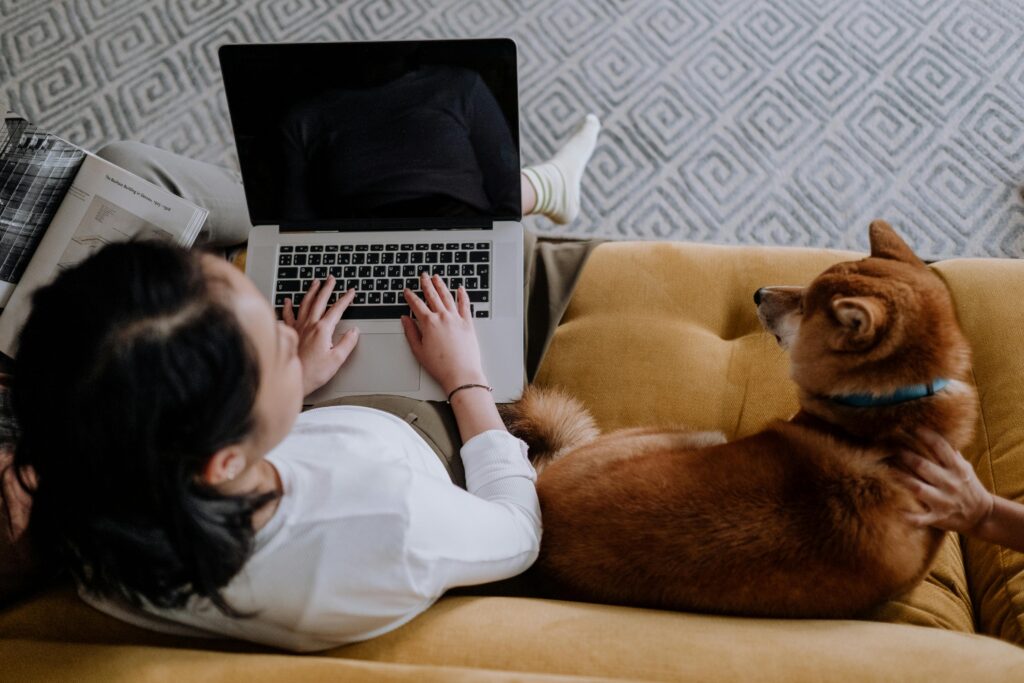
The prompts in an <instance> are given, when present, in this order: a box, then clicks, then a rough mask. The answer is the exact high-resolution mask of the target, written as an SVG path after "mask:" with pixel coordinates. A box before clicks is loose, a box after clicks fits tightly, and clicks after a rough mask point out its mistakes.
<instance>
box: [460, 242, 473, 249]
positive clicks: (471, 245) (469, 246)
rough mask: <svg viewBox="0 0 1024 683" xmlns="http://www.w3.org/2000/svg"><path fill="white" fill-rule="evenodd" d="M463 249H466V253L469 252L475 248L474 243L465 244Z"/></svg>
mask: <svg viewBox="0 0 1024 683" xmlns="http://www.w3.org/2000/svg"><path fill="white" fill-rule="evenodd" d="M462 248H463V249H465V250H466V251H469V250H470V249H472V248H473V243H472V242H463V243H462Z"/></svg>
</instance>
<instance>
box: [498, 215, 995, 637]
mask: <svg viewBox="0 0 1024 683" xmlns="http://www.w3.org/2000/svg"><path fill="white" fill-rule="evenodd" d="M869 230H870V240H871V255H870V256H869V257H867V258H864V259H862V260H859V261H852V262H846V263H840V264H837V265H835V266H832V267H831V268H829V269H827V270H826V271H824V272H823V273H821V274H820V275H819V276H818V277H817V278H815V279H814V281H813V282H811V283H810V284H809V285H807V286H806V287H765V288H763V289H760V290H758V291H757V293H756V294H755V296H754V299H755V302H756V305H757V311H758V317H759V319H760V320H761V322H762V324H763V325H764V327H765V329H766V330H767V331H768V332H770V333H771V334H773V335H775V337H776V338H777V339H778V341H779V343H780V344H781V345H782V346H783V348H785V349H787V350H788V352H789V354H790V358H791V377H792V379H793V381H794V382H795V383H796V385H797V388H798V394H799V400H800V410H799V412H797V414H796V415H794V416H793V417H792V418H791V419H789V420H787V421H777V422H774V423H772V424H769V425H768V426H767V427H766V428H765V429H764V430H763V431H761V432H759V433H757V434H754V435H751V436H748V437H745V438H741V439H737V440H735V441H732V442H728V443H726V442H725V439H724V437H722V435H720V434H716V433H700V434H694V433H688V432H686V431H683V430H679V431H671V430H664V429H656V428H638V429H627V430H622V431H617V432H612V433H609V434H607V435H603V436H599V435H598V431H597V429H596V427H595V425H594V422H593V420H592V419H591V418H590V416H589V415H588V414H587V413H586V412H585V411H584V410H583V409H582V406H581V405H580V404H579V403H578V402H575V401H574V400H573V399H571V398H570V397H567V396H565V395H562V394H559V393H557V392H548V391H546V390H538V389H534V388H531V389H530V390H529V391H528V392H527V393H526V394H525V395H524V398H523V399H522V400H521V401H520V402H519V403H517V404H514V405H513V406H511V407H510V408H509V409H508V410H507V411H506V419H507V421H508V423H509V426H510V428H511V429H512V431H513V433H517V434H519V435H520V436H521V437H522V438H524V439H525V440H526V441H527V442H528V443H530V444H531V446H536V447H537V449H538V450H539V451H540V452H539V453H537V454H536V455H535V456H534V457H535V458H537V460H536V461H535V462H536V464H537V466H538V470H539V471H540V476H539V477H538V482H537V487H538V492H539V495H540V501H541V511H542V515H543V520H544V536H543V541H542V546H541V554H540V558H539V559H538V561H537V564H536V565H535V567H534V569H533V570H532V572H533V573H534V574H535V575H538V578H539V579H540V581H541V582H542V583H544V584H545V585H547V586H548V587H549V590H546V591H545V592H546V593H549V594H552V595H556V596H564V597H567V598H572V599H582V600H590V601H596V602H607V603H615V604H626V605H636V606H648V607H659V608H668V609H677V610H687V611H702V612H715V613H727V614H740V615H750V616H774V617H822V618H837V617H851V616H856V615H858V614H861V613H863V612H865V611H866V610H868V609H869V608H871V607H873V606H875V605H877V604H879V603H881V602H883V601H884V600H886V599H888V598H890V597H893V596H895V595H897V594H899V593H901V592H903V591H905V590H907V589H909V588H911V587H912V586H913V585H915V583H916V582H918V581H920V580H921V579H922V578H923V577H924V575H925V573H926V572H927V571H928V568H929V566H930V565H931V562H932V560H933V558H934V557H935V554H936V552H937V550H938V548H939V545H940V543H941V541H942V537H943V533H942V532H940V531H938V530H936V529H933V528H918V527H915V526H912V525H911V524H910V523H908V522H907V521H906V520H905V518H904V515H903V511H907V510H912V511H913V510H919V509H920V508H919V504H918V503H917V501H916V499H915V498H914V497H913V496H912V495H911V493H910V492H909V491H908V490H907V489H906V488H905V487H904V486H903V485H902V484H901V482H900V481H899V479H898V477H897V476H895V475H896V473H897V468H898V464H897V462H898V458H897V454H898V453H899V451H900V449H901V447H911V446H912V444H913V443H914V442H913V439H912V436H911V435H912V434H913V433H914V432H915V431H916V430H917V429H919V428H922V427H923V428H928V429H931V430H933V431H935V432H937V433H939V434H941V435H943V436H944V437H945V438H946V439H947V440H948V441H949V442H950V443H951V444H952V445H953V446H954V447H956V448H962V447H963V446H965V445H966V444H967V443H968V441H969V440H970V438H971V436H972V433H973V429H974V425H975V420H976V418H977V411H978V408H977V395H976V393H975V390H974V388H973V386H972V384H971V383H970V380H969V378H970V359H971V353H970V348H969V346H968V343H967V340H966V338H965V337H964V335H963V333H962V332H961V331H960V328H959V326H958V323H957V319H956V315H955V312H954V309H953V304H952V301H951V299H950V295H949V292H948V290H947V289H946V287H945V285H944V284H943V282H942V280H941V279H940V278H939V277H938V276H937V275H936V274H935V273H934V272H932V271H931V269H929V268H928V267H927V266H926V265H925V264H924V263H923V262H922V261H921V260H920V259H918V258H917V256H915V255H914V253H913V252H912V251H911V250H910V248H909V247H908V246H907V245H906V244H905V243H904V242H903V241H902V240H901V239H900V238H899V237H898V236H897V235H896V234H895V233H894V232H893V230H892V229H891V228H890V227H889V226H888V224H886V223H884V222H883V221H875V222H874V223H872V224H871V227H870V229H869ZM531 450H532V449H531Z"/></svg>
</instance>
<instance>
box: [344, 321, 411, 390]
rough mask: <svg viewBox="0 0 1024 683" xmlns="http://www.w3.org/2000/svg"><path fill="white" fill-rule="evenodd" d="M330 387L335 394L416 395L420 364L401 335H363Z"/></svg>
mask: <svg viewBox="0 0 1024 683" xmlns="http://www.w3.org/2000/svg"><path fill="white" fill-rule="evenodd" d="M330 385H331V386H332V387H333V388H335V389H336V390H338V391H366V392H373V393H375V394H378V393H388V392H391V391H416V390H417V389H419V388H420V364H419V363H417V362H416V358H415V357H414V356H413V355H412V351H410V350H409V342H407V341H406V340H405V335H404V334H367V333H365V332H364V333H363V334H361V335H359V343H357V344H356V348H355V350H354V351H353V352H352V355H350V356H349V357H348V360H346V361H345V364H344V365H342V366H341V370H339V371H338V374H337V375H336V376H335V378H334V380H332V381H331V382H330Z"/></svg>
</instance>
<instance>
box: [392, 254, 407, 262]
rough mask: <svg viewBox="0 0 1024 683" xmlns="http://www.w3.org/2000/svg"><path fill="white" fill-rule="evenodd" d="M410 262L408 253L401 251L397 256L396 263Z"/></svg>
mask: <svg viewBox="0 0 1024 683" xmlns="http://www.w3.org/2000/svg"><path fill="white" fill-rule="evenodd" d="M408 262H409V254H408V253H407V252H404V251H400V252H398V253H397V254H395V263H408Z"/></svg>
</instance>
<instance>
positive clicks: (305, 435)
mask: <svg viewBox="0 0 1024 683" xmlns="http://www.w3.org/2000/svg"><path fill="white" fill-rule="evenodd" d="M461 453H462V461H463V464H464V466H465V470H466V483H467V489H468V490H463V489H461V488H459V487H457V486H455V485H454V484H452V483H451V480H450V479H449V477H448V474H447V472H446V471H445V468H444V466H443V465H442V464H441V462H440V461H439V460H438V458H437V455H435V454H434V452H433V451H432V450H431V449H430V447H429V446H428V445H427V443H426V442H425V441H424V440H423V439H422V438H421V437H420V436H419V434H417V433H416V432H415V431H414V430H413V429H412V428H411V427H410V426H409V425H408V424H406V423H405V422H404V421H402V420H401V419H399V418H397V417H395V416H393V415H391V414H389V413H386V412H383V411H379V410H374V409H371V408H362V407H357V406H335V407H329V408H319V409H315V410H310V411H307V412H305V413H302V414H301V415H300V416H299V418H298V421H297V422H296V424H295V427H294V429H293V430H292V431H291V433H290V434H289V435H288V437H287V438H285V440H284V441H282V442H281V444H280V445H279V446H278V447H277V448H275V449H274V450H273V451H271V452H270V453H269V454H268V455H267V460H269V461H270V462H271V463H272V464H273V465H274V467H275V468H276V469H277V471H278V472H279V474H280V476H281V482H282V483H283V485H284V496H283V497H282V498H281V501H280V504H279V506H278V508H277V510H276V511H275V512H274V515H273V517H272V518H271V519H270V521H269V522H268V523H267V524H266V525H265V526H264V527H263V528H262V529H260V530H259V531H258V532H257V533H256V539H255V549H254V552H253V554H252V556H251V557H250V558H249V560H248V561H247V562H246V564H245V566H244V567H243V568H242V570H241V572H240V573H239V574H238V575H236V576H235V578H234V579H232V580H231V582H230V583H229V584H228V585H227V587H226V588H225V590H224V596H225V597H226V599H227V601H228V604H230V605H231V606H232V607H234V608H235V609H237V610H239V611H241V612H250V611H256V612H258V614H257V615H256V616H255V617H251V618H241V619H232V618H229V617H225V616H223V615H222V614H221V613H220V612H219V611H218V610H217V609H216V608H215V607H213V606H212V605H210V604H209V603H208V602H207V601H205V600H200V599H198V598H193V599H192V600H191V601H190V602H189V603H188V604H187V605H186V607H185V608H183V609H180V610H164V609H159V608H155V607H152V606H150V605H147V608H146V610H145V611H139V610H135V609H132V608H130V607H126V606H124V605H120V604H115V603H113V602H110V601H107V600H99V599H97V598H95V597H93V596H90V595H88V594H86V593H85V592H84V591H80V594H81V595H82V597H83V599H85V600H86V601H87V602H88V603H89V604H91V605H93V606H94V607H96V608H98V609H100V610H102V611H104V612H107V613H108V614H111V615H113V616H115V617H118V618H120V619H123V620H125V621H129V622H131V623H134V624H137V625H139V626H143V627H146V628H151V629H155V630H159V631H165V632H171V633H177V634H187V635H205V636H210V635H227V636H232V637H235V638H241V639H244V640H251V641H254V642H258V643H264V644H267V645H273V646H277V647H282V648H286V649H290V650H297V651H311V650H321V649H325V648H329V647H334V646H337V645H342V644H345V643H351V642H355V641H359V640H366V639H368V638H373V637H374V636H377V635H380V634H382V633H386V632H388V631H391V630H393V629H395V628H398V627H399V626H401V625H402V624H404V623H406V622H408V621H409V620H411V619H412V618H413V617H415V616H416V615H418V614H420V613H421V612H423V611H424V610H426V609H427V608H428V607H430V605H431V604H433V603H434V601H436V600H437V599H438V598H439V597H440V596H441V594H442V593H444V592H445V590H447V589H448V588H451V587H453V586H463V585H472V584H479V583H486V582H488V581H495V580H498V579H503V578H507V577H510V576H514V575H516V574H518V573H520V572H522V571H523V570H525V569H526V568H527V567H529V566H530V565H531V564H532V563H533V561H534V560H535V559H536V558H537V553H538V550H539V547H540V536H541V521H540V506H539V503H538V501H537V493H536V489H535V487H534V482H535V480H536V474H535V472H534V469H533V467H532V466H531V465H530V463H529V462H528V461H527V459H526V444H524V443H523V442H522V441H520V440H518V439H516V438H515V437H513V436H511V435H510V434H508V433H507V432H504V431H499V430H493V431H488V432H484V433H482V434H479V435H477V436H475V437H473V438H472V439H470V440H469V441H468V442H467V443H466V444H465V445H463V447H462V452H461Z"/></svg>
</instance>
